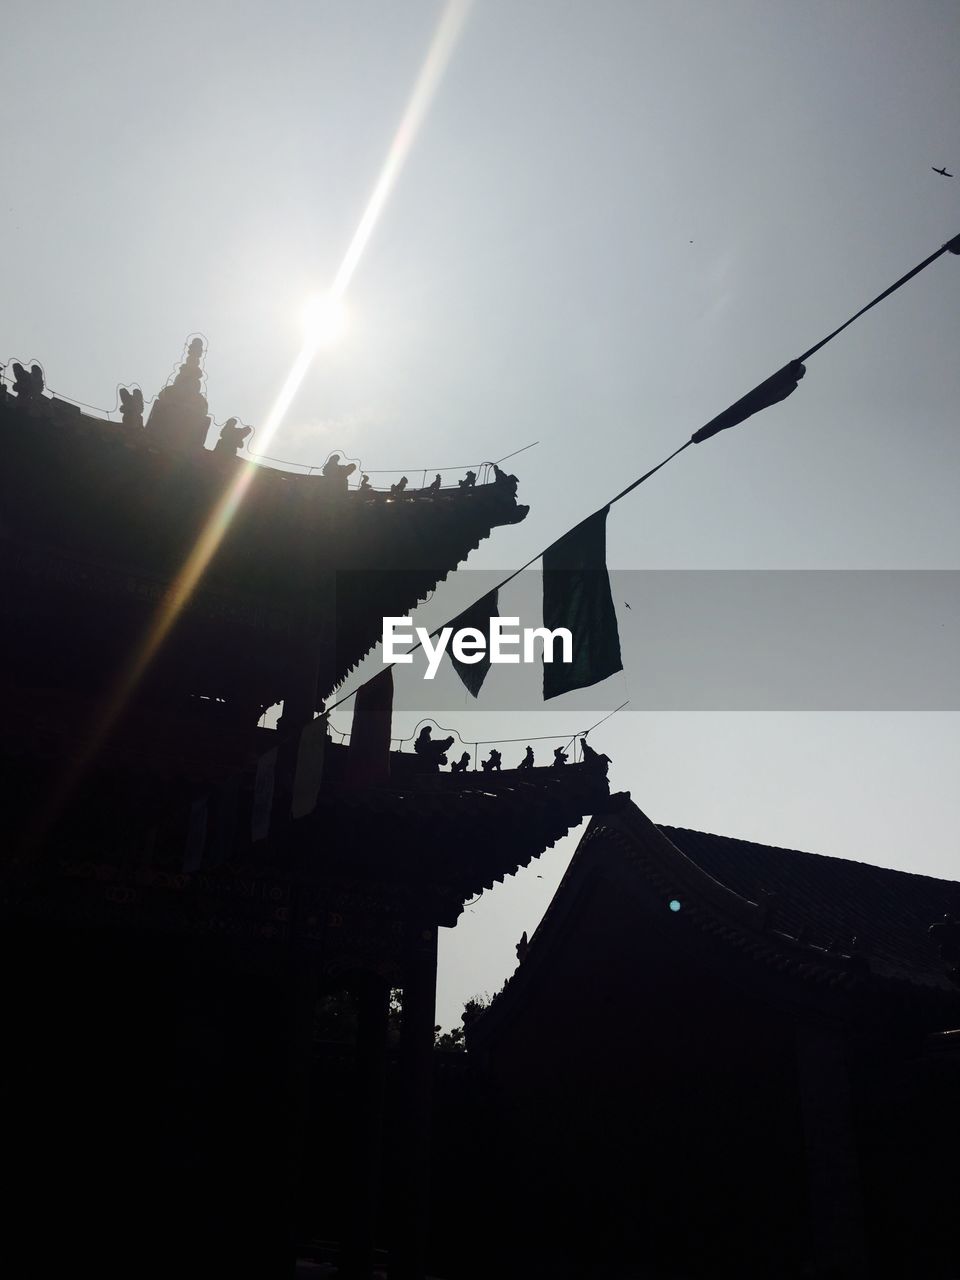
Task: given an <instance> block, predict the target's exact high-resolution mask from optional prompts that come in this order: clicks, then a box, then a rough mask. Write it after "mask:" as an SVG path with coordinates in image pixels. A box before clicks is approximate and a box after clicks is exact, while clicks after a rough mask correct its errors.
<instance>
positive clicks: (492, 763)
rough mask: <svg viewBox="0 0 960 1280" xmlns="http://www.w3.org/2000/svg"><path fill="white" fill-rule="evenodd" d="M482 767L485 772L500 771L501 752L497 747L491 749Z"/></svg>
mask: <svg viewBox="0 0 960 1280" xmlns="http://www.w3.org/2000/svg"><path fill="white" fill-rule="evenodd" d="M482 768H483V772H484V773H499V772H500V752H499V751H498V750H497V749H496V747H494V748H493V749H492V750H491V752H490V754H489V756H488V757H487V758H486V760H484V761H482Z"/></svg>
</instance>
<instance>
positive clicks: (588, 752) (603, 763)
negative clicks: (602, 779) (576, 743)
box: [580, 734, 610, 773]
mask: <svg viewBox="0 0 960 1280" xmlns="http://www.w3.org/2000/svg"><path fill="white" fill-rule="evenodd" d="M580 750H581V751H582V752H583V763H584V764H589V765H595V766H596V768H598V769H602V770H603V772H604V773H606V772H607V766H608V765H609V763H610V757H609V756H605V755H601V754H600V752H599V751H594V749H593V747H591V745H590V743H589V742H588V741H587V735H586V734H583V736H582V737H581V739H580Z"/></svg>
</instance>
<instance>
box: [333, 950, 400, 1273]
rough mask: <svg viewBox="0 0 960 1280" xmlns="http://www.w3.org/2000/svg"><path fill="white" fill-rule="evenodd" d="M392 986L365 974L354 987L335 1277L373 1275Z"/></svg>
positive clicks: (384, 980)
mask: <svg viewBox="0 0 960 1280" xmlns="http://www.w3.org/2000/svg"><path fill="white" fill-rule="evenodd" d="M389 1014H390V984H389V983H388V982H387V980H386V979H385V978H381V977H380V976H379V975H378V974H374V973H368V974H364V975H363V976H362V977H361V979H360V980H359V982H358V984H357V1056H356V1068H355V1075H354V1081H355V1093H354V1099H353V1107H354V1117H353V1121H354V1123H353V1140H352V1146H351V1153H350V1204H349V1206H348V1214H349V1216H348V1219H347V1223H346V1229H345V1231H344V1238H343V1245H342V1249H341V1255H340V1269H339V1274H340V1275H342V1276H344V1277H347V1278H348V1280H369V1277H371V1276H372V1275H373V1252H374V1248H375V1246H376V1231H377V1210H378V1207H379V1192H380V1179H381V1166H382V1151H383V1095H384V1085H385V1081H386V1074H387V1030H388V1023H389Z"/></svg>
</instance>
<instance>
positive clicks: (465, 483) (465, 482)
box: [458, 471, 477, 489]
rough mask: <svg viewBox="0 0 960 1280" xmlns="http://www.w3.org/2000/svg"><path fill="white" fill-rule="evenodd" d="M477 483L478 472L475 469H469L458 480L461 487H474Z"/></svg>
mask: <svg viewBox="0 0 960 1280" xmlns="http://www.w3.org/2000/svg"><path fill="white" fill-rule="evenodd" d="M476 483H477V473H476V472H475V471H468V472H467V474H466V476H464V478H463V479H462V480H460V481H459V482H458V484H459V488H461V489H473V488H474V487H475V486H476Z"/></svg>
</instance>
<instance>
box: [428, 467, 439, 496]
mask: <svg viewBox="0 0 960 1280" xmlns="http://www.w3.org/2000/svg"><path fill="white" fill-rule="evenodd" d="M439 491H440V472H439V471H438V472H437V474H436V475H435V476H434V478H433V480H432V481H431V482H430V484H429V485H427V492H428V493H439Z"/></svg>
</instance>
